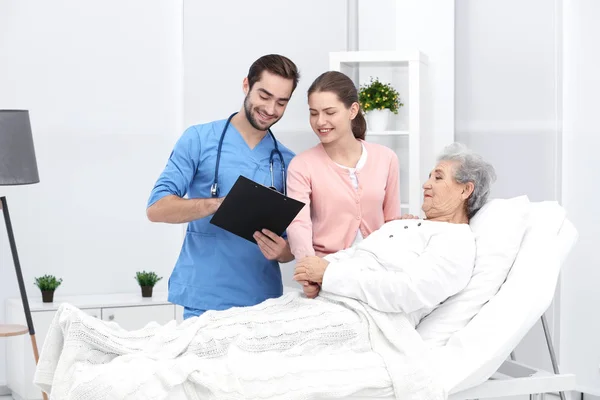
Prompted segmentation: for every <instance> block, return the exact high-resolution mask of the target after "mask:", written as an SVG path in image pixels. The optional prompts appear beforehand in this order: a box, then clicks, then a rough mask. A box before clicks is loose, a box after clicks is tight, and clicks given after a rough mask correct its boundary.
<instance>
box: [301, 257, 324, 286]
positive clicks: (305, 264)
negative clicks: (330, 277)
mask: <svg viewBox="0 0 600 400" xmlns="http://www.w3.org/2000/svg"><path fill="white" fill-rule="evenodd" d="M328 265H329V261H327V260H324V259H322V258H320V257H316V256H310V257H304V258H303V259H301V260H300V261H298V262H297V263H296V269H295V271H294V280H295V281H297V282H315V283H321V282H323V275H325V270H326V269H327V266H328Z"/></svg>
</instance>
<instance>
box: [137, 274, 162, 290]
mask: <svg viewBox="0 0 600 400" xmlns="http://www.w3.org/2000/svg"><path fill="white" fill-rule="evenodd" d="M135 279H136V280H137V282H138V284H139V285H140V286H151V287H152V286H154V285H156V283H157V282H158V281H160V280H161V279H162V277H159V276H158V275H156V273H155V272H146V271H142V272H136V273H135Z"/></svg>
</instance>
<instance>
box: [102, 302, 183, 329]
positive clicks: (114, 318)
mask: <svg viewBox="0 0 600 400" xmlns="http://www.w3.org/2000/svg"><path fill="white" fill-rule="evenodd" d="M174 318H175V308H174V307H173V305H156V306H139V307H137V306H136V307H108V308H103V309H102V320H103V321H111V322H116V323H117V324H119V326H121V327H122V328H123V329H127V330H130V331H132V330H136V329H141V328H143V327H144V326H145V325H147V324H148V322H150V321H155V322H157V323H159V324H160V325H164V324H166V323H167V322H169V321H171V320H173V319H174Z"/></svg>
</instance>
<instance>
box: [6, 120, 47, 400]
mask: <svg viewBox="0 0 600 400" xmlns="http://www.w3.org/2000/svg"><path fill="white" fill-rule="evenodd" d="M39 181H40V178H39V176H38V169H37V162H36V159H35V149H34V147H33V137H32V135H31V124H30V122H29V111H27V110H0V186H14V185H29V184H32V183H38V182H39ZM0 206H1V208H2V213H3V214H4V222H5V224H6V231H7V233H8V241H9V243H10V251H11V253H12V258H13V263H14V265H15V272H16V274H17V281H18V282H19V291H20V292H21V300H22V302H23V311H24V312H25V319H26V320H27V327H24V326H20V325H0V336H17V335H24V334H26V333H27V332H29V336H30V338H31V347H32V348H33V356H34V358H35V363H36V364H37V363H38V359H39V353H38V347H37V342H36V340H35V329H34V328H33V320H32V318H31V310H30V309H29V301H28V300H27V292H26V290H25V283H24V281H23V273H22V272H21V263H20V262H19V255H18V253H17V245H16V242H15V236H14V233H13V229H12V222H11V220H10V214H9V212H8V204H7V202H6V197H4V196H2V197H0ZM42 395H43V397H44V400H46V399H47V398H48V397H47V395H46V393H44V392H42Z"/></svg>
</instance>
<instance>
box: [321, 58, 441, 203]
mask: <svg viewBox="0 0 600 400" xmlns="http://www.w3.org/2000/svg"><path fill="white" fill-rule="evenodd" d="M427 64H428V59H427V56H426V55H425V54H423V53H422V52H421V51H419V50H395V51H344V52H331V53H329V69H330V70H332V71H340V72H344V73H347V74H348V75H349V76H352V74H349V73H348V72H347V70H348V69H352V68H358V71H359V74H360V68H361V67H364V66H367V67H372V66H374V67H383V68H402V69H406V70H407V74H406V76H407V80H408V82H407V83H408V85H407V88H408V89H407V90H406V91H404V92H403V93H400V96H401V99H402V103H403V104H404V107H406V108H407V110H408V114H407V119H408V121H407V122H408V129H407V130H390V131H384V132H370V131H367V140H369V137H405V138H406V137H407V138H408V145H407V146H408V148H407V149H405V150H406V151H407V153H408V182H403V181H402V179H401V182H400V185H401V188H405V189H406V190H407V192H408V201H405V199H404V198H403V199H402V200H403V204H402V205H401V206H402V212H408V213H411V214H414V215H421V204H422V199H423V196H422V185H423V182H424V181H425V180H426V179H427V175H428V174H429V171H430V170H431V168H432V167H433V166H434V162H435V154H434V147H433V133H432V130H431V121H432V115H431V106H430V98H429V87H428V86H429V85H428V77H427V75H428V72H427ZM355 84H357V85H358V82H355ZM390 147H391V146H390ZM394 150H395V151H396V153H398V148H397V147H396V148H394ZM400 165H401V168H402V167H403V166H404V168H405V166H406V160H402V159H400ZM401 172H402V171H401Z"/></svg>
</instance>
